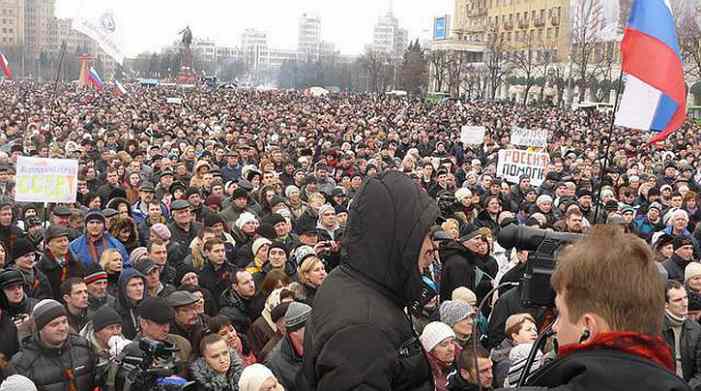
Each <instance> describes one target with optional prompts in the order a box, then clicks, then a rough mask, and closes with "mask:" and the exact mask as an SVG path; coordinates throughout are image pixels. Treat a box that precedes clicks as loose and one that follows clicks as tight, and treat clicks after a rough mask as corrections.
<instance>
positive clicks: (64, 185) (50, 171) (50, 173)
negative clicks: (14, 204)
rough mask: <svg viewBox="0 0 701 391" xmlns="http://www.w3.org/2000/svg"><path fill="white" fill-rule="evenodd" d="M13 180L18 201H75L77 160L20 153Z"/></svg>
mask: <svg viewBox="0 0 701 391" xmlns="http://www.w3.org/2000/svg"><path fill="white" fill-rule="evenodd" d="M15 183H16V185H15V201H18V202H62V203H67V202H75V200H76V195H77V192H78V161H77V160H67V159H42V158H33V157H23V156H20V157H19V158H18V159H17V174H16V176H15Z"/></svg>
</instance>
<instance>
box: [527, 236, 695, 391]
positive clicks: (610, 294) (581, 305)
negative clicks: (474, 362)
mask: <svg viewBox="0 0 701 391" xmlns="http://www.w3.org/2000/svg"><path fill="white" fill-rule="evenodd" d="M551 284H552V286H553V288H554V290H555V292H556V298H555V304H556V306H557V309H558V311H559V318H558V320H557V323H556V324H555V326H554V327H553V330H554V331H555V332H556V333H557V339H558V343H559V349H558V360H557V361H556V362H553V363H552V364H551V365H549V366H548V367H546V368H544V369H541V370H540V371H538V372H536V373H535V374H534V375H532V376H531V378H530V379H529V380H528V382H527V385H528V386H536V387H547V388H557V389H572V390H584V389H587V390H623V389H626V390H643V389H644V390H688V389H689V387H688V385H687V384H686V383H685V382H684V380H683V379H681V378H679V377H677V376H675V374H674V360H673V359H672V354H671V351H670V349H669V347H668V346H667V344H666V342H665V340H664V339H663V338H662V336H661V333H662V316H661V315H660V314H662V313H664V310H665V301H664V300H665V299H664V295H663V292H664V282H663V281H662V279H661V278H660V276H659V273H658V271H657V267H656V266H655V264H654V260H653V256H652V252H651V250H650V248H649V247H648V246H647V245H646V244H645V242H644V241H643V240H642V239H639V238H637V237H636V236H634V235H632V234H626V233H624V232H622V231H621V230H620V229H618V228H616V227H613V226H595V227H594V229H593V231H592V233H591V235H590V236H588V237H586V238H584V239H583V240H581V241H577V242H575V243H574V244H573V245H571V246H569V247H567V248H565V249H564V250H563V252H562V253H561V254H560V256H559V257H558V262H557V265H556V267H555V271H554V273H553V275H552V278H551Z"/></svg>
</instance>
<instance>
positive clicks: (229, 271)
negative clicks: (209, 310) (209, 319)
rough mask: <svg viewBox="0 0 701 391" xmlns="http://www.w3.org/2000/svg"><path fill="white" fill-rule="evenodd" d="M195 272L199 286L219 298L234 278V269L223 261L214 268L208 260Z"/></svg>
mask: <svg viewBox="0 0 701 391" xmlns="http://www.w3.org/2000/svg"><path fill="white" fill-rule="evenodd" d="M197 274H198V276H199V284H200V286H201V287H202V288H205V289H207V290H208V291H209V292H211V293H212V296H214V297H216V298H219V297H221V295H222V293H224V291H225V290H226V289H227V288H229V287H230V286H231V284H232V283H233V281H234V279H235V278H236V269H235V268H234V267H233V266H231V265H229V264H228V263H226V262H224V264H223V265H222V266H221V267H220V268H219V269H218V270H214V266H212V264H211V263H210V262H209V261H208V262H207V263H206V264H205V265H204V267H203V268H202V270H200V272H199V273H197ZM220 308H221V303H220Z"/></svg>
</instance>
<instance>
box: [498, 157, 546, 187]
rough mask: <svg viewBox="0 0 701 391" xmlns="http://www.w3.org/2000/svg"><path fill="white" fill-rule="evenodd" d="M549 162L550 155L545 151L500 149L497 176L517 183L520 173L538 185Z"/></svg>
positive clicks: (541, 181) (543, 177) (542, 179)
mask: <svg viewBox="0 0 701 391" xmlns="http://www.w3.org/2000/svg"><path fill="white" fill-rule="evenodd" d="M549 163H550V156H549V155H548V154H547V153H543V152H530V151H522V150H520V149H502V150H500V151H499V161H498V163H497V176H498V177H499V178H502V179H506V180H507V181H509V182H511V183H518V182H519V178H520V177H521V176H522V175H527V176H528V178H529V179H530V180H531V184H532V185H534V186H540V185H541V184H542V183H543V181H544V180H545V170H546V169H547V168H548V164H549Z"/></svg>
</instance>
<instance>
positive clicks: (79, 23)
mask: <svg viewBox="0 0 701 391" xmlns="http://www.w3.org/2000/svg"><path fill="white" fill-rule="evenodd" d="M73 28H74V29H75V30H77V31H80V32H81V33H83V34H85V35H87V36H88V37H90V38H92V39H94V40H95V41H96V42H97V43H98V45H100V47H101V48H102V50H104V51H105V53H107V54H108V55H109V56H110V57H112V58H113V59H114V61H116V62H118V63H119V64H120V65H124V58H125V57H126V56H125V54H124V40H123V32H124V25H122V24H121V23H120V21H119V20H117V18H116V17H115V14H114V12H112V11H111V10H102V11H97V12H90V13H86V12H85V10H84V9H83V10H81V12H80V14H79V16H78V17H76V18H75V20H74V21H73Z"/></svg>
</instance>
